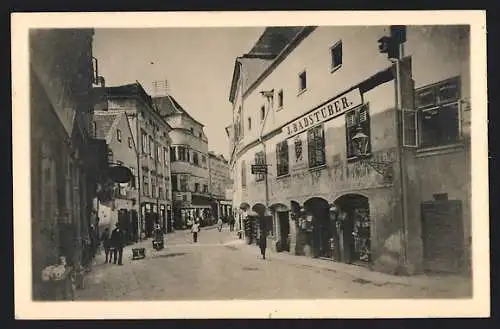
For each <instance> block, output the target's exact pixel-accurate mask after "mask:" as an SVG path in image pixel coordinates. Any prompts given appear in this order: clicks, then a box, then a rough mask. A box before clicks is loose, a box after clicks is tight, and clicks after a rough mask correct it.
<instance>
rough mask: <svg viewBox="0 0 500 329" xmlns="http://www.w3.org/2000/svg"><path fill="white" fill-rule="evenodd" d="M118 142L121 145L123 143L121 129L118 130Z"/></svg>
mask: <svg viewBox="0 0 500 329" xmlns="http://www.w3.org/2000/svg"><path fill="white" fill-rule="evenodd" d="M116 140H117V141H118V142H120V143H121V142H122V131H121V129H116Z"/></svg>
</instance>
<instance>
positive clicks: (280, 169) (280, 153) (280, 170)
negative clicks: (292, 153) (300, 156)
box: [276, 140, 288, 177]
mask: <svg viewBox="0 0 500 329" xmlns="http://www.w3.org/2000/svg"><path fill="white" fill-rule="evenodd" d="M276 172H277V175H278V177H279V176H283V175H286V174H288V141H286V140H284V141H282V142H281V143H278V144H276Z"/></svg>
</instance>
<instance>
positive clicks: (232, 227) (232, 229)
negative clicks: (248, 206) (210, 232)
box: [229, 216, 236, 232]
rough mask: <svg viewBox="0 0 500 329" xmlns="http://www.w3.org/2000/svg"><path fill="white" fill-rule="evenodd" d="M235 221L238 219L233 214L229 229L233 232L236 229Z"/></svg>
mask: <svg viewBox="0 0 500 329" xmlns="http://www.w3.org/2000/svg"><path fill="white" fill-rule="evenodd" d="M235 223H236V220H235V219H234V217H233V216H231V217H230V218H229V230H230V231H231V232H233V231H234V224H235Z"/></svg>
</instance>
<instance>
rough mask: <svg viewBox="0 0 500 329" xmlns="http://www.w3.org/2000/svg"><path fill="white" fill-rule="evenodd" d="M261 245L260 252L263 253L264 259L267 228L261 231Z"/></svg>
mask: <svg viewBox="0 0 500 329" xmlns="http://www.w3.org/2000/svg"><path fill="white" fill-rule="evenodd" d="M259 247H260V254H261V255H262V259H266V248H267V234H266V231H265V230H263V231H262V232H261V233H260V238H259Z"/></svg>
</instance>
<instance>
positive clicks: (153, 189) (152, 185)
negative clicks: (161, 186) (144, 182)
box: [151, 176, 156, 198]
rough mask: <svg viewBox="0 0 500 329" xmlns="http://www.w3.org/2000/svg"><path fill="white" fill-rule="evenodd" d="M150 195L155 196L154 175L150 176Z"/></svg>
mask: <svg viewBox="0 0 500 329" xmlns="http://www.w3.org/2000/svg"><path fill="white" fill-rule="evenodd" d="M151 197H153V198H156V177H154V176H151Z"/></svg>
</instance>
